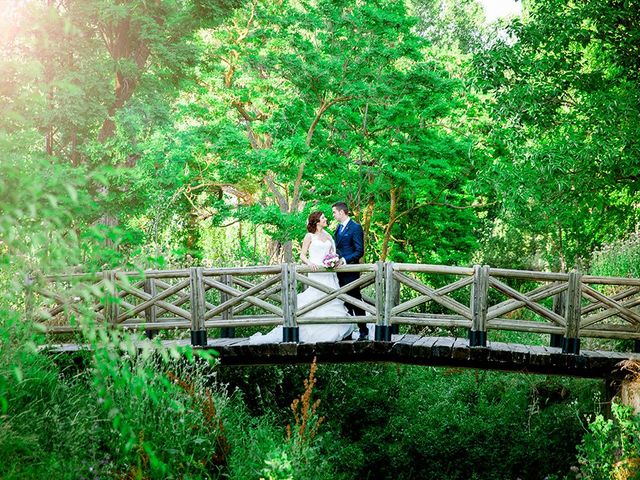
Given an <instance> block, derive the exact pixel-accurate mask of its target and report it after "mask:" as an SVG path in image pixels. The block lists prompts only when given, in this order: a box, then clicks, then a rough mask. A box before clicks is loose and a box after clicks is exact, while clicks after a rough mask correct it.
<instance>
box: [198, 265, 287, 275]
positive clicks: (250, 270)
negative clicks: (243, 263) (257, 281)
mask: <svg viewBox="0 0 640 480" xmlns="http://www.w3.org/2000/svg"><path fill="white" fill-rule="evenodd" d="M280 272H282V265H257V266H249V267H216V268H205V269H204V270H203V275H204V276H205V277H220V276H222V275H233V276H241V275H270V274H278V273H280Z"/></svg>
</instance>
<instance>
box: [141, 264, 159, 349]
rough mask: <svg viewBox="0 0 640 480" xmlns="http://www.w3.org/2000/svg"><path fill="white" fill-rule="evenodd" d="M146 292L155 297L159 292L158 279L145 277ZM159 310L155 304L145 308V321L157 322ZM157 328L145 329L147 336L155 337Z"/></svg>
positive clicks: (148, 271) (149, 271)
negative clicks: (157, 287)
mask: <svg viewBox="0 0 640 480" xmlns="http://www.w3.org/2000/svg"><path fill="white" fill-rule="evenodd" d="M151 272H152V270H147V271H146V272H145V273H151ZM144 293H148V294H149V295H150V296H151V298H155V296H156V295H157V294H158V292H157V289H156V280H155V279H154V278H149V277H147V278H145V279H144ZM157 316H158V312H157V308H156V306H155V305H151V306H150V307H149V308H147V309H145V311H144V317H145V318H144V322H145V323H157V321H158V319H157ZM157 333H158V332H157V330H150V329H147V330H145V331H144V334H145V336H146V337H147V338H149V339H152V338H153V337H155V336H156V334H157Z"/></svg>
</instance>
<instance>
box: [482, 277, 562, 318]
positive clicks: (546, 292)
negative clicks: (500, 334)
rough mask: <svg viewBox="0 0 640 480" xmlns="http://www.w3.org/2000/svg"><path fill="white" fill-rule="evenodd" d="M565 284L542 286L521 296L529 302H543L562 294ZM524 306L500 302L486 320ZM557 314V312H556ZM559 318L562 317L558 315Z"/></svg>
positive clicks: (515, 301)
mask: <svg viewBox="0 0 640 480" xmlns="http://www.w3.org/2000/svg"><path fill="white" fill-rule="evenodd" d="M567 288H568V287H567V284H566V283H554V284H551V285H544V286H543V287H540V288H536V289H535V290H532V291H530V292H527V293H524V294H523V296H525V297H526V298H528V299H529V300H531V301H534V302H539V301H540V300H544V299H545V298H548V297H550V296H552V295H556V294H559V293H562V292H564V291H565V290H566V289H567ZM525 305H526V303H525V302H522V301H518V300H514V299H509V300H506V301H504V302H501V303H499V304H497V305H494V306H493V307H491V308H490V309H489V312H488V315H487V318H488V319H489V320H491V319H492V318H497V317H499V316H500V315H506V314H507V313H511V312H513V311H515V310H518V309H520V308H522V307H524V306H525ZM556 313H557V312H556ZM560 317H562V316H561V315H560Z"/></svg>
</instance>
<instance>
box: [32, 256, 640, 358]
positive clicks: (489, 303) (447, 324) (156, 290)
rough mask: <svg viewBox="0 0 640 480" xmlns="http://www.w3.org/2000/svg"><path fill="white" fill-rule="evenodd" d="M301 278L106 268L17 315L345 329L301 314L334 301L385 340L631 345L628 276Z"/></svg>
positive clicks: (369, 267) (428, 271)
mask: <svg viewBox="0 0 640 480" xmlns="http://www.w3.org/2000/svg"><path fill="white" fill-rule="evenodd" d="M311 271H312V270H311V268H310V267H307V266H300V265H295V264H282V265H270V266H252V267H233V268H201V267H193V268H190V269H180V270H166V271H157V270H152V271H146V272H144V273H142V272H120V271H113V270H110V271H105V272H101V273H96V274H73V275H63V276H57V277H56V276H45V277H42V278H40V279H36V281H35V282H34V281H33V280H32V279H29V281H28V285H26V286H25V292H26V293H25V295H26V298H28V302H27V303H28V305H29V308H28V315H30V316H32V317H33V318H39V319H40V320H41V321H42V323H43V324H44V325H45V327H46V329H47V330H48V332H49V333H51V334H56V333H69V332H73V331H78V330H80V325H79V324H78V319H82V318H83V316H86V315H87V312H89V313H90V314H92V315H93V316H94V317H95V321H96V323H97V324H98V325H106V326H109V327H110V328H122V329H143V330H147V331H148V332H154V331H157V330H161V329H166V328H182V329H191V330H192V331H193V330H194V329H199V330H200V331H202V330H206V329H207V328H234V327H244V326H271V325H278V324H280V325H285V326H286V327H288V328H294V329H295V328H296V327H297V326H298V325H299V324H301V323H343V322H345V321H349V319H348V318H346V319H345V318H337V317H335V318H315V317H314V318H312V319H310V317H308V316H307V315H305V314H308V313H310V312H312V311H313V310H314V309H315V308H318V307H321V306H322V305H325V304H327V303H328V302H330V301H332V300H334V299H339V300H342V301H344V302H349V303H352V304H354V305H357V306H359V307H361V308H362V309H363V310H364V311H365V312H366V316H367V317H365V318H366V320H367V321H368V322H370V323H375V324H376V325H378V326H379V327H381V328H382V329H386V330H384V331H386V332H388V331H390V329H392V327H393V331H395V332H397V331H398V330H397V329H398V325H415V326H417V327H440V328H465V329H469V330H470V331H471V333H474V334H478V333H479V335H476V336H475V338H481V339H482V341H481V342H479V343H478V342H476V343H475V345H482V344H483V343H484V341H485V340H486V339H487V338H488V339H489V340H490V333H491V332H492V331H496V330H511V331H520V332H528V333H536V334H544V335H548V334H552V335H556V336H557V337H558V338H559V337H562V339H564V340H563V341H565V342H566V341H567V339H569V340H570V341H571V342H573V343H572V344H573V345H574V346H575V348H577V349H578V350H579V344H580V342H579V340H580V338H584V337H597V338H609V339H633V340H640V312H639V311H638V309H639V308H640V279H628V278H618V277H595V276H588V275H581V274H580V272H577V271H574V272H569V273H552V272H532V271H519V270H508V269H493V268H490V267H488V266H475V267H473V268H469V267H455V266H444V265H420V264H398V263H391V262H386V263H385V262H377V263H375V264H361V265H349V266H345V267H340V268H339V271H345V272H347V271H348V272H360V273H361V275H360V277H359V278H358V279H357V280H355V281H354V282H353V283H351V284H349V285H345V286H342V287H339V288H337V289H332V288H330V287H328V286H326V285H324V284H322V283H319V282H317V281H316V280H314V279H312V278H309V277H308V276H307V275H306V273H309V272H311ZM318 271H327V270H326V269H323V268H320V269H318ZM354 287H360V288H362V289H365V292H364V293H365V294H364V296H363V300H358V299H355V298H353V297H352V296H351V295H349V294H348V293H347V292H348V291H349V290H351V289H352V288H354ZM304 288H315V289H317V290H319V292H321V294H322V296H321V297H320V298H318V300H316V301H314V302H313V304H310V305H305V306H303V307H300V306H298V305H297V302H296V299H297V294H298V292H299V291H300V290H301V289H304ZM367 289H368V290H367ZM560 297H562V298H563V299H564V300H563V304H562V308H561V309H560V308H559V307H558V300H557V299H559V298H560ZM554 302H555V304H554ZM38 307H40V308H38ZM471 337H472V336H470V338H471ZM385 338H388V337H385ZM574 353H575V352H574Z"/></svg>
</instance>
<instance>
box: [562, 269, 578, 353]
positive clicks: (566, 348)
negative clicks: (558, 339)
mask: <svg viewBox="0 0 640 480" xmlns="http://www.w3.org/2000/svg"><path fill="white" fill-rule="evenodd" d="M581 302H582V274H581V273H580V272H578V271H577V270H572V271H571V272H569V286H568V288H567V304H566V309H565V317H564V318H565V321H566V323H567V330H566V333H565V335H564V340H563V342H562V353H571V354H575V355H577V354H579V353H580V338H579V332H580V316H581V314H582V303H581Z"/></svg>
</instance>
